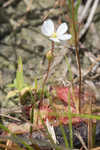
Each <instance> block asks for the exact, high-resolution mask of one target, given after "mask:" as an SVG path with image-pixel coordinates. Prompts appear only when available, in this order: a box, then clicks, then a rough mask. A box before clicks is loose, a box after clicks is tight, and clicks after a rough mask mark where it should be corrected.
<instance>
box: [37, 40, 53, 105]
mask: <svg viewBox="0 0 100 150" xmlns="http://www.w3.org/2000/svg"><path fill="white" fill-rule="evenodd" d="M53 51H54V42H52V48H51V55H52V56H53ZM51 63H52V61H51V60H48V69H47V73H46V76H45V78H44V80H43V84H42V92H41V101H40V103H39V107H40V105H41V103H42V100H43V95H44V87H45V84H46V81H47V79H48V75H49V72H50V67H51Z"/></svg>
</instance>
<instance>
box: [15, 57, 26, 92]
mask: <svg viewBox="0 0 100 150" xmlns="http://www.w3.org/2000/svg"><path fill="white" fill-rule="evenodd" d="M14 85H15V86H16V88H17V89H18V90H19V91H21V90H22V88H23V87H25V84H24V77H23V64H22V59H21V57H19V59H18V69H17V73H16V79H15V80H14Z"/></svg>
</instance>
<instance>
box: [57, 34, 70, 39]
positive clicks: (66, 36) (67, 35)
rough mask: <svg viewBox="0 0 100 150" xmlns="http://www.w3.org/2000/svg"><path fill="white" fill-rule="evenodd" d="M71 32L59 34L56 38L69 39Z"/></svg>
mask: <svg viewBox="0 0 100 150" xmlns="http://www.w3.org/2000/svg"><path fill="white" fill-rule="evenodd" d="M71 37H72V36H71V34H63V35H60V36H58V39H59V40H69V39H71Z"/></svg>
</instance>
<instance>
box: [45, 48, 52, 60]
mask: <svg viewBox="0 0 100 150" xmlns="http://www.w3.org/2000/svg"><path fill="white" fill-rule="evenodd" d="M46 58H47V59H48V61H52V60H53V54H52V51H51V50H49V51H48V52H47V54H46Z"/></svg>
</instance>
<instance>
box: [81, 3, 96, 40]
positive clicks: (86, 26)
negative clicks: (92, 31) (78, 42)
mask: <svg viewBox="0 0 100 150" xmlns="http://www.w3.org/2000/svg"><path fill="white" fill-rule="evenodd" d="M98 3H99V0H95V1H94V4H93V6H92V8H91V11H90V15H89V17H88V20H87V22H86V24H85V26H84V28H83V30H82V31H81V32H80V35H79V38H80V39H81V38H82V36H83V35H84V34H85V33H86V31H87V29H88V28H89V26H90V24H91V22H92V20H93V17H94V14H95V11H96V8H97V6H98Z"/></svg>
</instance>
